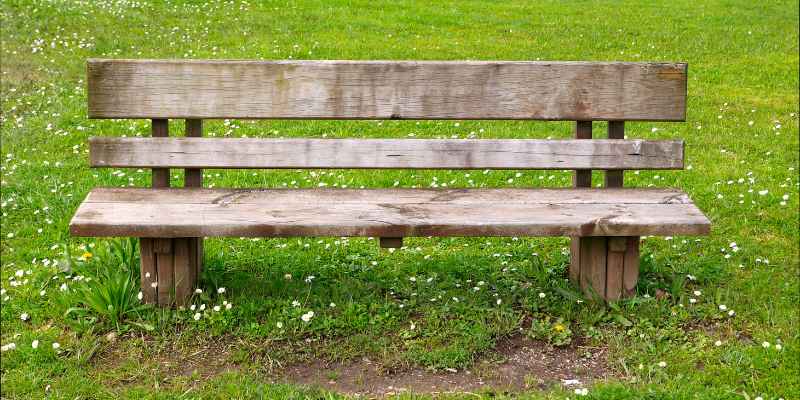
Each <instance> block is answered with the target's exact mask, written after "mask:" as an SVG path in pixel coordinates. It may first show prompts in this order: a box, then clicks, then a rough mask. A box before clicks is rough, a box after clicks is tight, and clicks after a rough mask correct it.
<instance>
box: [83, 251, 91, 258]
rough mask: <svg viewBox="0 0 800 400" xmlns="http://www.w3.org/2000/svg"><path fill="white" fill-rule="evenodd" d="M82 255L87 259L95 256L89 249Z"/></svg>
mask: <svg viewBox="0 0 800 400" xmlns="http://www.w3.org/2000/svg"><path fill="white" fill-rule="evenodd" d="M81 257H83V258H84V259H85V260H88V259H90V258H92V257H93V254H92V253H89V252H88V251H87V252H85V253H83V254H82V255H81Z"/></svg>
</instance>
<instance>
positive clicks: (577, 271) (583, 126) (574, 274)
mask: <svg viewBox="0 0 800 400" xmlns="http://www.w3.org/2000/svg"><path fill="white" fill-rule="evenodd" d="M591 138H592V121H577V122H575V139H591ZM572 186H574V187H576V188H577V187H586V188H588V187H591V186H592V170H590V169H588V170H587V169H576V170H575V174H574V175H573V176H572ZM569 279H570V280H571V281H572V282H573V283H574V284H580V282H581V238H580V237H577V236H575V237H572V238H571V240H570V259H569Z"/></svg>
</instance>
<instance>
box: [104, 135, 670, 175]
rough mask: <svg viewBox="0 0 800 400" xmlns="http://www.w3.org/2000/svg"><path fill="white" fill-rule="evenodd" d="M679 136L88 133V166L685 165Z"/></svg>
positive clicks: (441, 166) (520, 166) (485, 167)
mask: <svg viewBox="0 0 800 400" xmlns="http://www.w3.org/2000/svg"><path fill="white" fill-rule="evenodd" d="M683 147H684V145H683V141H680V140H662V141H647V140H608V139H597V140H533V139H501V140H490V139H480V140H448V139H444V140H439V139H251V138H245V139H212V138H104V137H93V138H91V139H90V153H91V166H92V167H116V168H120V167H123V168H124V167H130V168H220V169H241V168H274V169H280V168H342V169H348V168H356V169H406V168H419V169H582V170H591V169H612V170H624V169H682V168H683Z"/></svg>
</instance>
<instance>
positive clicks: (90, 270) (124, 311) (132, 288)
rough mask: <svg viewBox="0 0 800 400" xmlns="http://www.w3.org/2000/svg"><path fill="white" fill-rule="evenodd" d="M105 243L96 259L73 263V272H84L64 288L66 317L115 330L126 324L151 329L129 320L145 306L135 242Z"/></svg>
mask: <svg viewBox="0 0 800 400" xmlns="http://www.w3.org/2000/svg"><path fill="white" fill-rule="evenodd" d="M107 243H108V244H107V245H106V247H104V248H101V250H100V252H101V253H102V254H103V256H102V257H97V258H98V260H96V261H95V260H93V259H94V258H95V257H94V256H89V257H88V258H89V261H87V262H84V263H75V266H74V268H75V270H76V272H83V273H84V274H82V275H78V276H80V277H82V279H79V280H78V281H77V283H76V284H75V285H74V286H73V287H72V288H71V289H69V290H68V291H67V297H68V299H67V303H68V304H70V307H69V308H67V310H66V312H65V314H64V315H65V317H67V318H68V319H69V320H71V321H72V322H73V324H74V325H76V326H78V327H81V328H87V327H88V326H91V325H93V324H94V323H95V322H100V323H104V324H106V323H107V324H109V325H111V326H113V327H114V329H116V330H117V331H122V330H125V329H126V328H127V327H128V325H127V324H131V325H134V326H138V327H140V328H143V329H146V330H151V329H152V327H150V325H149V324H144V323H140V322H135V321H131V317H132V316H133V315H136V314H138V313H139V312H140V311H142V310H144V309H145V308H147V306H146V305H144V304H142V303H141V301H140V300H139V298H138V295H139V282H138V279H137V278H136V273H135V272H136V271H137V269H136V268H135V265H136V244H135V242H134V241H133V240H130V239H125V240H112V241H110V242H107ZM87 254H91V253H88V252H87ZM85 258H86V257H85Z"/></svg>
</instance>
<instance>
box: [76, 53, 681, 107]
mask: <svg viewBox="0 0 800 400" xmlns="http://www.w3.org/2000/svg"><path fill="white" fill-rule="evenodd" d="M87 70H88V87H89V117H90V118H198V119H206V118H213V119H219V118H237V119H527V120H587V121H588V120H629V121H632V120H648V121H683V120H684V119H685V112H686V64H680V63H623V62H514V61H503V62H473V61H453V62H443V61H430V62H420V61H186V60H100V59H93V60H89V62H88V66H87Z"/></svg>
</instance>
